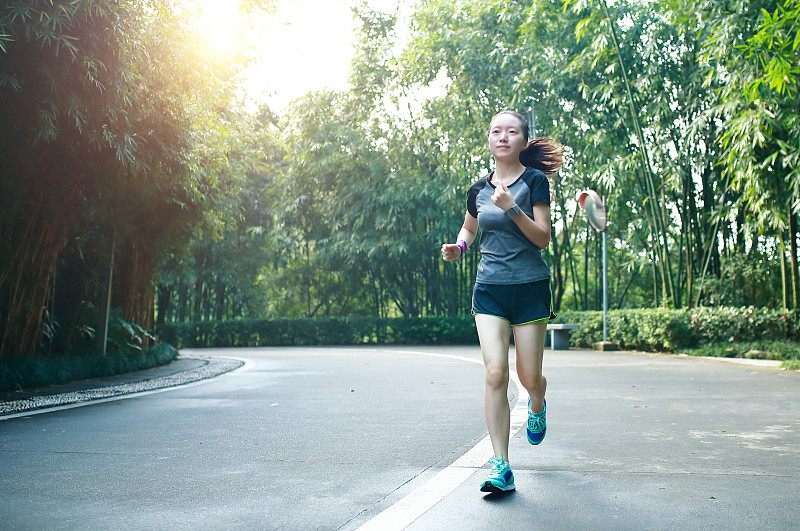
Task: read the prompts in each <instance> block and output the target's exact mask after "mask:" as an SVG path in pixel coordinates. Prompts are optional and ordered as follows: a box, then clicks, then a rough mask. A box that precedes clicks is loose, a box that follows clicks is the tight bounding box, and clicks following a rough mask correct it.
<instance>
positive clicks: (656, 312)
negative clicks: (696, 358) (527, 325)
mask: <svg viewBox="0 0 800 531" xmlns="http://www.w3.org/2000/svg"><path fill="white" fill-rule="evenodd" d="M556 321H558V322H562V323H575V324H578V325H580V327H579V328H578V330H575V331H573V332H572V334H571V335H570V344H571V345H573V346H575V347H580V348H591V346H592V345H593V344H594V343H595V342H597V341H600V340H602V338H603V314H602V312H562V313H561V314H559V315H558V318H557V319H556ZM607 326H608V339H609V341H611V342H612V343H615V344H617V345H619V346H620V347H621V348H623V349H629V350H642V351H647V352H676V351H678V350H679V349H682V348H694V347H699V346H702V345H708V344H720V343H727V344H729V345H732V344H735V343H737V344H739V343H740V344H747V343H748V342H752V341H753V340H754V338H763V340H764V341H774V340H781V339H783V340H787V339H800V329H798V321H797V319H796V317H795V316H794V314H793V313H792V312H789V311H784V310H765V309H761V308H754V307H745V308H726V307H719V308H707V307H701V308H694V309H691V310H670V309H646V310H612V311H609V312H608V319H607Z"/></svg>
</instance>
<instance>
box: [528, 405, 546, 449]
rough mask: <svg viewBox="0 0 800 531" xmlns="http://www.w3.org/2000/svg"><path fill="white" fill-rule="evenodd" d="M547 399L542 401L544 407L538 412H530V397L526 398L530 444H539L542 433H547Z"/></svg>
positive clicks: (542, 436)
mask: <svg viewBox="0 0 800 531" xmlns="http://www.w3.org/2000/svg"><path fill="white" fill-rule="evenodd" d="M546 416H547V400H545V401H544V407H543V408H542V410H541V411H540V412H538V413H531V399H530V398H529V399H528V442H529V443H531V444H539V443H540V442H542V441H543V440H544V434H545V433H547V419H546V418H545V417H546Z"/></svg>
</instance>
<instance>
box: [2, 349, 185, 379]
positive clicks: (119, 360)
mask: <svg viewBox="0 0 800 531" xmlns="http://www.w3.org/2000/svg"><path fill="white" fill-rule="evenodd" d="M177 356H178V351H177V350H176V349H175V347H173V346H172V345H169V344H167V343H158V344H156V345H155V346H153V347H151V348H149V349H147V350H143V351H133V352H131V351H129V352H128V353H126V354H108V355H106V356H98V355H86V356H50V357H46V358H21V359H15V360H11V361H9V362H4V363H0V391H13V390H17V389H24V388H32V387H43V386H47V385H57V384H62V383H65V382H69V381H73V380H81V379H84V378H96V377H102V376H112V375H115V374H122V373H126V372H133V371H140V370H143V369H149V368H151V367H158V366H160V365H164V364H166V363H169V362H170V361H172V360H174V359H175V358H176V357H177Z"/></svg>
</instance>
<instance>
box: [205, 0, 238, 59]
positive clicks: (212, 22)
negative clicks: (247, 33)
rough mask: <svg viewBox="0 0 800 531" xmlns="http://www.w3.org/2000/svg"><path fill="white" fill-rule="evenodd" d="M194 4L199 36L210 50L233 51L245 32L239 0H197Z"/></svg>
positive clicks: (220, 52) (219, 51)
mask: <svg viewBox="0 0 800 531" xmlns="http://www.w3.org/2000/svg"><path fill="white" fill-rule="evenodd" d="M193 4H194V6H193V7H194V13H193V15H194V17H196V19H195V20H196V21H195V25H196V27H197V31H198V33H199V35H198V36H199V37H200V38H201V39H202V40H203V42H204V43H205V45H206V47H207V48H208V49H209V51H212V52H215V53H219V54H226V53H230V52H231V51H233V50H234V49H235V48H236V44H237V40H238V38H239V36H240V35H241V34H242V32H243V24H242V19H241V16H240V14H239V2H238V0H196V1H195V2H193Z"/></svg>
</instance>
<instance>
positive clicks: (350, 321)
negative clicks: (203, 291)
mask: <svg viewBox="0 0 800 531" xmlns="http://www.w3.org/2000/svg"><path fill="white" fill-rule="evenodd" d="M553 322H558V323H575V324H578V325H580V327H579V328H578V329H577V330H574V331H573V332H572V334H571V336H570V344H571V346H573V347H579V348H591V347H592V345H593V344H594V343H595V342H597V341H600V340H602V338H603V314H602V312H574V311H565V312H561V313H560V314H559V315H558V317H557V318H556V319H555V320H554V321H553ZM158 334H159V337H160V339H161V340H162V341H165V342H167V343H171V344H173V345H176V346H177V347H178V348H187V347H196V348H202V347H255V346H304V345H363V344H403V345H410V344H434V345H441V344H453V345H455V344H469V345H477V344H478V334H477V332H476V331H475V322H474V320H473V317H472V316H471V315H464V316H454V317H426V318H398V319H378V318H373V317H341V318H320V319H273V320H269V319H242V320H238V321H204V322H193V323H169V324H165V325H162V326H161V327H160V328H159V330H158ZM608 334H609V337H608V338H609V340H610V341H612V342H613V343H616V344H617V345H619V346H620V348H623V349H626V350H642V351H648V352H675V351H676V350H677V349H680V348H697V347H700V346H703V345H706V344H719V343H721V342H731V343H732V342H748V341H753V340H759V341H761V340H795V339H800V333H798V321H797V318H796V317H795V316H794V314H793V313H792V312H790V311H783V310H762V309H757V308H694V309H691V310H666V309H658V308H657V309H643V310H612V311H609V312H608Z"/></svg>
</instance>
